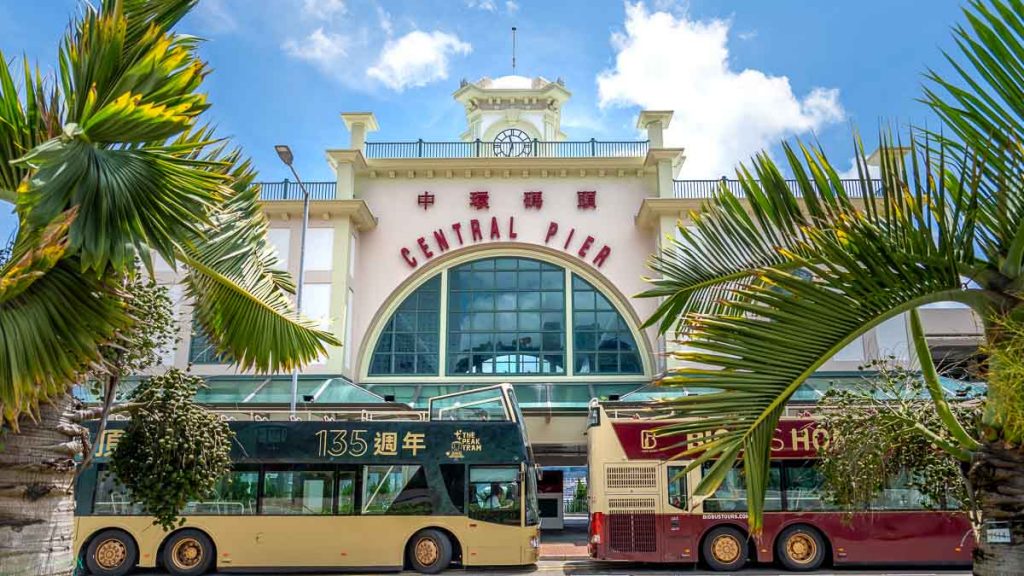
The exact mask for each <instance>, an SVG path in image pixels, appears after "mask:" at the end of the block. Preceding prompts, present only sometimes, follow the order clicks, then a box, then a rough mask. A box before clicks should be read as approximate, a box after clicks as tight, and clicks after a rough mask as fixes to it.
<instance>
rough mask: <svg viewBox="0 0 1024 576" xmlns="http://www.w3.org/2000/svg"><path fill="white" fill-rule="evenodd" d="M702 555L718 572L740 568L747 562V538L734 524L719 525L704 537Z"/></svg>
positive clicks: (709, 565) (710, 566)
mask: <svg viewBox="0 0 1024 576" xmlns="http://www.w3.org/2000/svg"><path fill="white" fill-rule="evenodd" d="M701 557H702V558H703V559H704V562H706V563H707V565H708V567H709V568H711V569H712V570H715V571H716V572H725V571H732V570H739V569H740V568H742V567H743V565H744V564H746V563H747V539H746V537H745V536H744V535H743V533H742V532H740V531H739V530H738V529H736V528H733V527H732V526H719V527H718V528H715V529H713V530H711V531H710V532H708V535H707V536H705V537H704V544H703V545H702V546H701Z"/></svg>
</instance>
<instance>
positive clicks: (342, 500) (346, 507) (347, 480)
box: [338, 472, 356, 516]
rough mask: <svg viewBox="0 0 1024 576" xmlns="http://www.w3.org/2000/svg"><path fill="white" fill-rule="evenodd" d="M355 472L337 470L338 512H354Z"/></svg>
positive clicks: (346, 513)
mask: <svg viewBox="0 0 1024 576" xmlns="http://www.w3.org/2000/svg"><path fill="white" fill-rule="evenodd" d="M355 511H356V473H355V472H338V514H342V515H346V516H347V515H349V514H355Z"/></svg>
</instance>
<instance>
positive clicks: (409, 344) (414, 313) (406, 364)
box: [369, 274, 441, 376]
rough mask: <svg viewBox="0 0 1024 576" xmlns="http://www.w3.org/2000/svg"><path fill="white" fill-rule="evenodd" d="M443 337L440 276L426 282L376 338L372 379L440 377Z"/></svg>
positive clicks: (396, 311) (371, 371)
mask: <svg viewBox="0 0 1024 576" xmlns="http://www.w3.org/2000/svg"><path fill="white" fill-rule="evenodd" d="M440 334H441V275H440V274H439V275H437V276H434V277H433V278H431V279H429V280H427V281H426V282H424V283H423V285H422V286H420V287H419V288H417V289H416V290H415V291H414V292H413V293H412V294H410V295H409V296H408V297H407V298H406V299H405V300H404V301H403V302H402V304H401V305H400V306H399V307H398V309H397V310H395V313H394V314H392V315H391V318H390V319H389V320H388V323H387V324H386V325H385V326H384V330H383V331H382V332H381V334H380V336H379V337H378V338H377V345H376V347H374V350H373V357H372V358H371V360H370V370H369V374H370V376H391V375H419V376H435V375H437V369H438V366H437V364H438V360H439V359H440V352H439V339H440Z"/></svg>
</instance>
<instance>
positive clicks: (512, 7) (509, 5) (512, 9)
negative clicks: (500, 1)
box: [505, 0, 519, 14]
mask: <svg viewBox="0 0 1024 576" xmlns="http://www.w3.org/2000/svg"><path fill="white" fill-rule="evenodd" d="M505 11H506V12H508V13H509V14H515V13H516V12H519V3H518V2H513V1H512V0H508V2H505Z"/></svg>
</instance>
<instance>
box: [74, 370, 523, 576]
mask: <svg viewBox="0 0 1024 576" xmlns="http://www.w3.org/2000/svg"><path fill="white" fill-rule="evenodd" d="M371 415H372V414H371ZM408 416H411V418H410V417H408ZM408 416H407V417H406V419H403V420H395V419H386V420H377V419H369V418H366V419H359V420H354V421H340V420H339V421H330V422H323V421H319V422H317V421H313V422H311V421H284V422H281V421H258V422H231V423H230V425H231V429H232V430H233V431H234V433H235V438H234V441H233V447H232V451H231V455H232V470H231V472H230V473H229V474H228V475H227V476H226V477H225V478H223V479H222V480H221V481H220V482H219V484H218V486H217V488H216V489H215V490H214V491H213V493H211V494H210V495H209V496H207V497H206V498H204V499H203V500H202V501H200V502H190V503H189V504H188V505H187V506H186V507H185V509H184V510H182V516H183V518H184V524H183V525H182V526H181V527H179V528H177V529H175V530H172V531H169V532H167V531H164V530H163V529H162V528H160V527H159V526H155V525H153V519H152V517H151V516H147V515H146V514H145V513H144V512H143V510H142V508H141V506H140V505H138V504H136V503H134V502H133V501H132V497H131V494H130V493H128V492H127V491H126V489H125V488H124V487H122V486H120V485H118V483H117V482H116V479H115V478H114V477H113V475H112V474H111V473H110V472H109V471H108V469H107V466H106V460H107V457H108V456H109V454H110V450H111V447H112V444H113V443H115V442H116V439H117V436H118V434H120V433H121V431H120V430H119V429H118V428H119V426H120V427H123V423H116V422H114V423H111V424H112V427H111V429H109V430H107V431H106V433H105V434H104V437H103V438H101V439H100V441H99V442H97V452H96V460H95V462H96V464H95V465H94V466H91V467H90V469H88V470H87V471H85V472H84V473H83V474H82V475H81V476H80V477H79V479H78V484H77V490H76V498H77V503H76V504H77V508H76V519H75V528H76V535H75V550H76V553H77V554H78V558H79V559H80V560H81V563H82V564H83V565H84V566H85V567H86V568H87V570H88V571H89V572H90V573H91V574H96V575H102V576H120V575H123V574H128V573H130V572H131V571H132V570H134V569H135V567H154V566H159V567H162V568H163V569H164V570H166V571H167V572H169V573H170V574H172V575H174V576H186V575H187V576H192V575H197V574H203V573H206V572H208V571H212V570H217V571H220V572H227V571H247V572H248V571H263V570H267V571H269V570H274V571H275V572H283V571H310V570H324V571H329V570H332V569H346V568H352V567H360V568H371V569H375V570H396V571H397V570H401V569H403V567H411V568H414V569H416V570H418V571H419V572H422V573H427V574H433V573H437V572H440V571H442V570H444V569H445V568H447V567H448V566H449V565H451V564H458V565H461V566H479V565H525V564H533V563H535V562H536V561H537V555H538V548H539V545H540V542H539V538H540V521H539V515H538V511H537V496H536V469H535V465H534V462H533V459H532V457H531V452H530V449H529V443H528V439H527V437H526V431H525V428H524V424H523V418H522V413H521V412H520V410H519V406H518V404H517V403H516V399H515V396H514V394H513V390H512V387H511V386H510V385H507V384H503V385H498V386H490V387H486V388H479V389H475V390H471V391H466V392H460V393H457V394H451V395H447V396H439V397H436V398H433V399H431V400H430V402H429V411H428V412H427V413H417V412H410V413H408Z"/></svg>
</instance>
